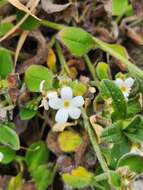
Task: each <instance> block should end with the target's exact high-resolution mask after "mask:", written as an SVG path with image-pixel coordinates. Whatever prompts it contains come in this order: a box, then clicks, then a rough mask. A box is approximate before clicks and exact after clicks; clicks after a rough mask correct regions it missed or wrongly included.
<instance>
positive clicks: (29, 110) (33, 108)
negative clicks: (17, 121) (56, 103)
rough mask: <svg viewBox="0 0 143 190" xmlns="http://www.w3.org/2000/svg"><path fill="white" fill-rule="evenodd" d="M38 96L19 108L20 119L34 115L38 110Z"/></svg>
mask: <svg viewBox="0 0 143 190" xmlns="http://www.w3.org/2000/svg"><path fill="white" fill-rule="evenodd" d="M38 104H39V98H38V99H33V100H30V101H29V102H27V103H26V106H25V107H23V108H22V109H21V110H20V118H21V120H28V119H32V118H33V117H35V115H36V114H37V110H38Z"/></svg>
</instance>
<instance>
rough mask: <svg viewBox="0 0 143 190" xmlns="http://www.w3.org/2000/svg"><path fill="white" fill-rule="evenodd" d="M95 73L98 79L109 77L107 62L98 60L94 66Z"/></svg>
mask: <svg viewBox="0 0 143 190" xmlns="http://www.w3.org/2000/svg"><path fill="white" fill-rule="evenodd" d="M96 73H97V76H98V78H99V79H100V80H102V79H108V78H109V66H108V64H107V63H104V62H99V63H98V65H97V67H96Z"/></svg>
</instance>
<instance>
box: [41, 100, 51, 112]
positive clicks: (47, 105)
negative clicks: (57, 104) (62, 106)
mask: <svg viewBox="0 0 143 190" xmlns="http://www.w3.org/2000/svg"><path fill="white" fill-rule="evenodd" d="M39 107H44V109H45V110H48V109H49V104H48V101H47V100H46V98H43V99H42V101H41V105H40V106H39Z"/></svg>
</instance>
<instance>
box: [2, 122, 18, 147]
mask: <svg viewBox="0 0 143 190" xmlns="http://www.w3.org/2000/svg"><path fill="white" fill-rule="evenodd" d="M0 143H1V144H4V145H7V146H9V147H11V148H12V149H14V150H19V149H20V141H19V137H18V135H17V134H16V132H15V131H14V130H13V129H11V128H9V127H8V126H6V125H1V126H0Z"/></svg>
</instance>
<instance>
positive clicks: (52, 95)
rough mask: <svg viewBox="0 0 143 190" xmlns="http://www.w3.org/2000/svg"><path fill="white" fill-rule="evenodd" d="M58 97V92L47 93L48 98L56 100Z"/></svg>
mask: <svg viewBox="0 0 143 190" xmlns="http://www.w3.org/2000/svg"><path fill="white" fill-rule="evenodd" d="M57 96H58V94H57V92H56V91H51V92H48V93H47V96H46V97H47V98H49V99H50V98H56V97H57Z"/></svg>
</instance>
